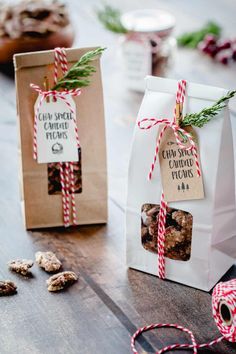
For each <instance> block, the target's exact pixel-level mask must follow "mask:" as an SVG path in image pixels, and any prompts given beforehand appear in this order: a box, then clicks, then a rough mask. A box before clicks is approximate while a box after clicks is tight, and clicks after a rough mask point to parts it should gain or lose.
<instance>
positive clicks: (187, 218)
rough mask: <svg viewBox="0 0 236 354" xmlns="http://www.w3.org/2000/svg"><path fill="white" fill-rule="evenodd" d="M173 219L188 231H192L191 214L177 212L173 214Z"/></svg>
mask: <svg viewBox="0 0 236 354" xmlns="http://www.w3.org/2000/svg"><path fill="white" fill-rule="evenodd" d="M172 218H173V219H174V220H176V222H177V223H178V224H179V225H180V226H182V227H184V228H185V229H187V230H192V225H193V217H192V215H191V214H190V213H186V212H185V211H182V210H177V211H174V212H173V213H172Z"/></svg>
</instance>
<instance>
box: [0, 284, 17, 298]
mask: <svg viewBox="0 0 236 354" xmlns="http://www.w3.org/2000/svg"><path fill="white" fill-rule="evenodd" d="M16 289H17V286H16V285H15V284H14V283H13V282H12V281H10V280H0V296H7V295H14V294H15V293H16Z"/></svg>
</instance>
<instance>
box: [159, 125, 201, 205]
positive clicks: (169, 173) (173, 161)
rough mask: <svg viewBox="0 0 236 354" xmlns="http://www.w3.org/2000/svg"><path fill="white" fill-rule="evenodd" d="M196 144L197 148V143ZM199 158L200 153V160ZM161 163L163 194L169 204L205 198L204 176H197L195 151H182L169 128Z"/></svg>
mask: <svg viewBox="0 0 236 354" xmlns="http://www.w3.org/2000/svg"><path fill="white" fill-rule="evenodd" d="M186 131H187V129H186ZM158 136H159V133H158ZM195 139H196V137H195ZM187 144H188V143H187ZM195 144H196V147H197V142H195ZM188 146H190V145H189V144H188ZM197 150H198V147H197ZM199 158H200V157H199V153H198V160H199ZM159 161H160V171H161V180H162V186H163V192H164V195H165V200H166V201H167V202H174V201H183V200H193V199H203V198H204V190H203V181H202V175H201V176H198V175H197V168H196V163H195V159H194V155H193V151H192V150H185V149H181V148H180V146H179V145H178V144H177V142H176V138H175V135H174V131H173V129H171V128H169V127H168V128H167V129H166V130H165V132H164V135H163V138H162V141H161V145H160V151H159Z"/></svg>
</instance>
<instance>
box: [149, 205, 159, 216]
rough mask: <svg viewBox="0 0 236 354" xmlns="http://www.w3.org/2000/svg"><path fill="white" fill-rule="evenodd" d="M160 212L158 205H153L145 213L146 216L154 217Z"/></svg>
mask: <svg viewBox="0 0 236 354" xmlns="http://www.w3.org/2000/svg"><path fill="white" fill-rule="evenodd" d="M159 210H160V206H159V205H155V206H153V207H152V208H151V209H149V210H148V211H147V212H146V213H147V216H156V215H157V213H158V212H159Z"/></svg>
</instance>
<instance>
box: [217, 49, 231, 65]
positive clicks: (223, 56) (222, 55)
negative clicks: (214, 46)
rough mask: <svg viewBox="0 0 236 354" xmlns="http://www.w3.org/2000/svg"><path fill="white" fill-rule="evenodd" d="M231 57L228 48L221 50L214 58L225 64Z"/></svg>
mask: <svg viewBox="0 0 236 354" xmlns="http://www.w3.org/2000/svg"><path fill="white" fill-rule="evenodd" d="M231 58H232V52H231V50H229V49H225V50H222V51H220V52H219V53H218V54H217V55H216V60H217V61H218V62H219V63H222V64H224V65H227V64H228V63H229V60H230V59H231Z"/></svg>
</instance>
